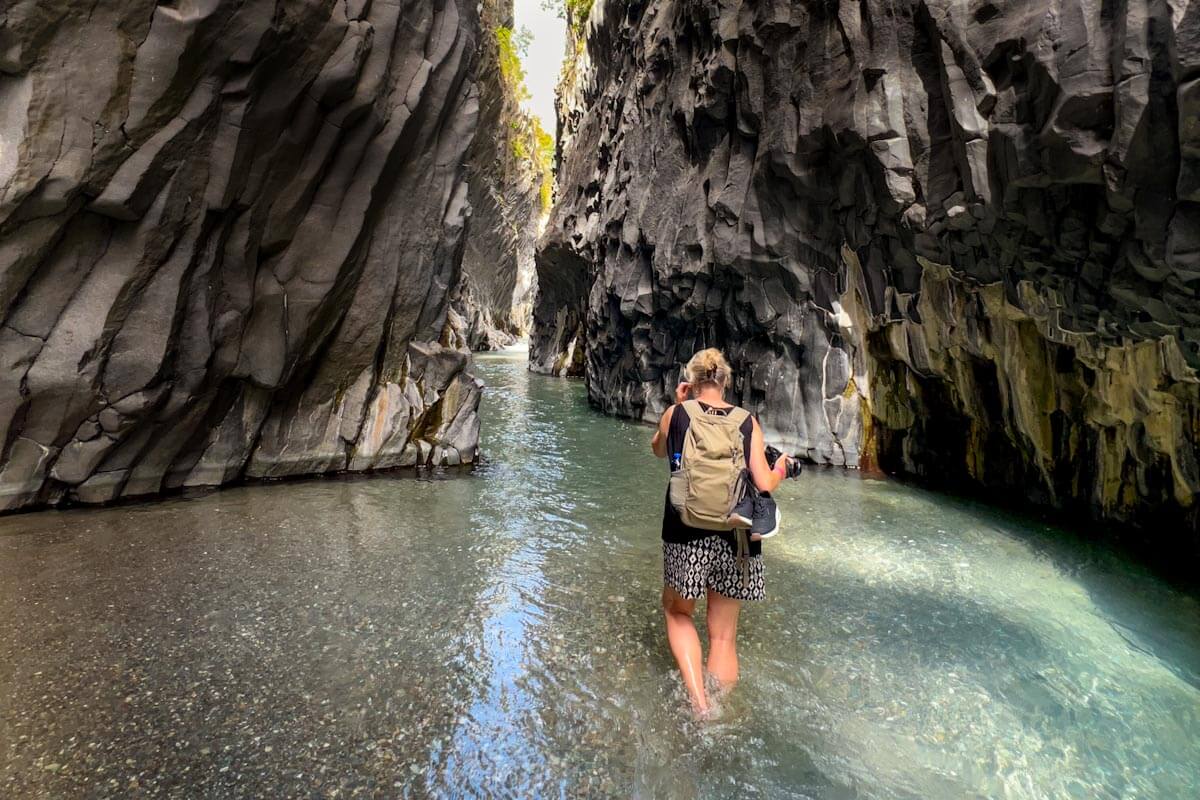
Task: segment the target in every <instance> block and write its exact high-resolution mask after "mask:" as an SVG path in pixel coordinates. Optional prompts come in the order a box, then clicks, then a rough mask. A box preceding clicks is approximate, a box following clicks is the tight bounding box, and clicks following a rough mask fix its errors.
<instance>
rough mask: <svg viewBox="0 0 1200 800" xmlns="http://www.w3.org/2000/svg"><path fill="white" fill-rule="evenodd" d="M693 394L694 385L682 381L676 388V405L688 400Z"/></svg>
mask: <svg viewBox="0 0 1200 800" xmlns="http://www.w3.org/2000/svg"><path fill="white" fill-rule="evenodd" d="M691 393H692V385H691V384H690V383H688V382H687V381H680V382H679V385H678V386H676V387H675V402H676V403H682V402H684V401H685V400H687V399H688V397H689V396H691Z"/></svg>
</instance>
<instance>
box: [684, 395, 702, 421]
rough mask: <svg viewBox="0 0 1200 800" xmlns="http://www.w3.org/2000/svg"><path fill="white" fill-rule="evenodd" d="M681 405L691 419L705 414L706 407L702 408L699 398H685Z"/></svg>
mask: <svg viewBox="0 0 1200 800" xmlns="http://www.w3.org/2000/svg"><path fill="white" fill-rule="evenodd" d="M680 405H681V406H683V410H684V411H686V412H687V415H688V418H689V419H691V420H695V419H696V417H701V416H704V409H703V408H701V406H700V401H699V400H684V401H683V402H682V403H680Z"/></svg>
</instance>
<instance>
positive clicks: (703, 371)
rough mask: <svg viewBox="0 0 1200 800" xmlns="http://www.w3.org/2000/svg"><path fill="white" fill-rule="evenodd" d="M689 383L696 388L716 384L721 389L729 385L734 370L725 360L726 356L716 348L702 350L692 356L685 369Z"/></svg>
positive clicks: (684, 372)
mask: <svg viewBox="0 0 1200 800" xmlns="http://www.w3.org/2000/svg"><path fill="white" fill-rule="evenodd" d="M683 374H684V377H685V378H686V379H687V382H688V383H690V384H691V385H692V386H695V387H696V388H700V387H701V386H703V385H704V384H706V383H715V384H717V385H718V386H720V387H721V388H724V387H726V386H728V385H729V379H730V378H731V377H732V376H733V370H731V369H730V368H729V362H728V361H726V360H725V354H724V353H722V352H721V351H720V350H718V349H717V348H715V347H710V348H708V349H707V350H701V351H700V352H699V353H696V355H694V356H692V357H691V359H690V360H689V361H688V363H687V366H686V367H684V369H683Z"/></svg>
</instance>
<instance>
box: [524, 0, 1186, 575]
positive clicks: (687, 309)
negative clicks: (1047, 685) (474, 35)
mask: <svg viewBox="0 0 1200 800" xmlns="http://www.w3.org/2000/svg"><path fill="white" fill-rule="evenodd" d="M572 69H573V74H574V79H573V80H572V81H571V82H570V85H569V86H567V87H565V88H564V91H563V93H562V96H561V98H560V103H561V106H560V124H561V125H562V128H563V132H562V139H561V144H560V146H561V163H560V165H559V173H558V190H557V202H556V205H555V208H554V210H553V212H552V215H551V220H550V224H549V227H548V229H547V232H546V234H545V236H544V237H543V239H542V241H541V242H540V243H539V255H538V280H539V287H540V294H539V297H538V300H537V303H536V306H535V309H534V321H535V331H534V337H533V341H532V343H531V356H532V361H533V365H534V367H535V368H537V369H541V370H543V371H551V372H564V371H569V370H568V369H564V365H565V364H567V363H568V362H571V361H573V360H576V358H577V357H576V356H575V354H574V353H570V354H569V353H568V348H570V347H572V346H573V343H575V342H577V341H579V340H580V339H582V340H583V341H585V342H586V354H585V356H584V357H583V359H582V361H580V362H579V363H580V367H581V368H582V371H583V372H585V374H586V379H587V385H588V394H589V397H590V399H591V401H592V402H593V403H594V404H596V405H598V406H599V407H600V408H602V409H604V410H606V411H609V412H612V413H617V414H622V415H628V416H632V417H636V418H641V419H646V420H652V419H655V418H656V417H657V416H658V414H659V413H660V412H661V411H662V409H663V408H664V407H665V406H666V405H667V404H668V403H669V402H670V397H671V389H672V387H673V386H674V385H675V383H676V381H677V380H678V378H679V372H680V364H681V363H682V362H683V361H684V360H686V359H687V358H688V356H690V354H691V353H692V352H694V351H695V350H697V349H699V348H701V347H704V346H709V345H712V346H718V347H722V348H723V349H725V351H726V353H727V354H728V355H729V356H730V359H731V361H732V363H733V367H734V371H735V385H734V393H735V394H736V399H737V400H738V401H739V402H741V403H742V404H744V405H745V406H747V407H748V408H750V409H752V410H754V411H755V412H757V413H758V414H760V416H761V419H762V421H763V423H764V426H765V427H766V429H767V432H768V437H769V438H770V439H773V440H777V441H780V442H782V443H783V444H784V445H785V446H787V447H789V448H791V449H793V450H795V451H797V452H799V453H800V454H802V455H806V456H807V457H808V458H810V459H811V460H813V461H816V462H819V463H826V464H835V465H846V466H865V465H870V464H873V463H878V465H880V466H882V467H883V468H884V469H886V470H888V471H891V472H895V473H901V474H909V475H915V476H919V477H920V478H922V479H924V480H926V481H927V482H931V483H936V484H941V485H948V486H954V487H957V488H964V487H975V488H979V487H982V488H985V489H989V490H993V491H997V492H1003V493H1005V494H1006V495H1008V496H1012V495H1009V494H1008V493H1009V492H1017V493H1018V494H1016V496H1018V497H1021V498H1029V499H1030V500H1032V501H1034V502H1038V503H1042V504H1046V505H1049V506H1054V507H1058V508H1062V509H1068V510H1071V511H1073V512H1075V511H1078V512H1082V513H1084V514H1087V515H1089V516H1091V517H1093V518H1096V519H1102V520H1112V521H1120V522H1127V523H1135V524H1141V525H1144V526H1146V527H1147V528H1148V529H1150V530H1153V532H1154V534H1155V535H1157V536H1160V537H1162V538H1163V539H1164V540H1166V539H1170V540H1173V541H1175V542H1177V543H1183V544H1185V545H1189V546H1190V547H1191V548H1193V552H1195V550H1196V548H1197V546H1198V543H1200V534H1198V530H1200V513H1198V511H1197V505H1198V504H1197V492H1198V490H1200V467H1198V464H1197V452H1196V449H1197V442H1198V441H1200V391H1198V390H1200V382H1198V378H1197V369H1198V367H1200V304H1198V303H1197V300H1198V293H1200V123H1198V120H1200V6H1198V5H1197V4H1195V3H1192V4H1190V5H1189V4H1187V3H1185V2H1159V1H1156V2H1137V1H1135V0H1118V2H1113V3H1099V2H1078V0H1075V1H1073V2H1052V1H1051V0H991V1H990V2H989V1H988V0H966V1H965V2H949V0H927V1H925V2H911V1H908V0H902V1H901V2H883V1H882V0H863V2H856V3H850V2H841V3H838V2H824V0H821V1H820V2H788V1H786V0H760V1H759V2H740V1H739V0H634V1H633V2H627V3H618V2H606V1H605V0H597V2H596V3H595V4H594V6H593V7H592V9H591V13H590V17H589V19H588V22H587V41H586V48H585V49H584V51H583V52H582V53H581V55H580V58H579V60H578V63H576V64H574V65H573V66H572Z"/></svg>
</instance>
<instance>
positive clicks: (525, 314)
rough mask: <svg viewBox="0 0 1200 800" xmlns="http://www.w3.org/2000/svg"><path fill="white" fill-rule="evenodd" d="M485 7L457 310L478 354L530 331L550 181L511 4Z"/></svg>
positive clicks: (489, 0) (496, 1)
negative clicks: (527, 100)
mask: <svg viewBox="0 0 1200 800" xmlns="http://www.w3.org/2000/svg"><path fill="white" fill-rule="evenodd" d="M480 9H481V10H482V16H481V26H480V27H481V35H480V38H479V52H478V59H477V64H476V68H475V73H476V74H477V75H478V76H479V127H478V131H477V133H476V135H475V141H474V143H473V144H472V146H471V149H470V151H469V152H468V155H467V165H468V177H469V182H470V187H471V188H470V193H469V195H468V199H469V200H470V203H471V223H470V226H469V228H468V230H467V243H466V250H465V251H464V254H463V278H462V284H461V286H460V287H459V289H458V292H457V294H456V297H455V303H454V309H455V311H456V312H457V313H458V314H460V315H461V316H462V318H463V320H464V329H465V330H464V335H465V336H466V338H467V342H468V345H469V346H470V348H471V349H472V350H496V349H499V348H501V347H505V346H507V345H510V344H512V343H514V342H515V341H516V340H517V339H519V338H520V337H522V336H525V335H527V334H528V332H529V327H530V316H531V313H532V304H533V276H534V263H533V251H534V243H535V242H536V240H537V235H538V229H539V228H540V225H541V222H542V219H543V216H544V212H545V211H546V210H548V209H543V207H542V203H543V192H542V187H543V183H545V182H548V181H550V180H552V178H551V176H550V162H549V159H548V158H543V157H542V155H541V153H540V152H539V149H540V148H541V146H542V143H541V142H539V141H538V138H539V136H538V134H539V131H540V128H539V127H538V125H537V123H535V121H534V120H533V119H532V118H531V117H530V115H529V114H528V113H527V112H526V111H525V110H524V109H522V108H521V93H522V92H524V91H525V88H524V86H523V84H522V83H521V80H520V75H519V70H520V66H519V64H517V63H515V61H514V59H515V58H516V56H517V53H516V51H515V47H516V45H515V44H514V42H513V27H514V25H513V3H512V0H484V2H482V3H481V4H480ZM502 48H507V50H508V52H507V53H505V54H504V55H506V56H507V57H508V59H509V61H508V65H509V66H508V68H507V69H505V68H504V67H502V66H501V60H502V53H501V50H502ZM514 71H515V72H516V73H517V74H512V73H513V72H514Z"/></svg>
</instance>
